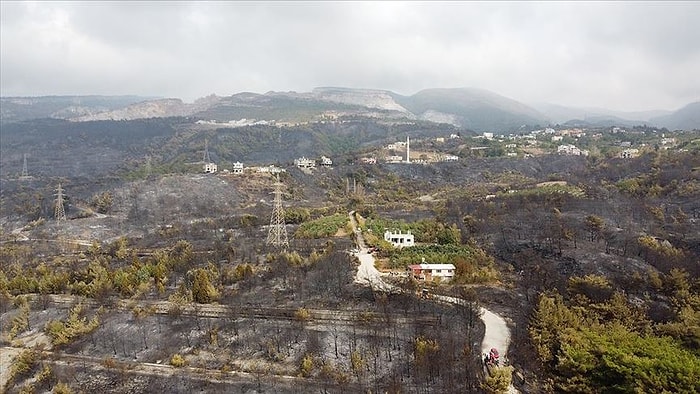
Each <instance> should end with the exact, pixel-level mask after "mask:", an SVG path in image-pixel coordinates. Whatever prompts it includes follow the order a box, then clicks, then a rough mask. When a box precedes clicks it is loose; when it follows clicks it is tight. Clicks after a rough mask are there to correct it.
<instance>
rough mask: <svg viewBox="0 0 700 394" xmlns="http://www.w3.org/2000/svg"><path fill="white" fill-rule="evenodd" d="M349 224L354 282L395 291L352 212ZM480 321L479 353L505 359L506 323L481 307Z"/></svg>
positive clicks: (454, 300) (456, 300) (457, 300)
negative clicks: (496, 354) (355, 248)
mask: <svg viewBox="0 0 700 394" xmlns="http://www.w3.org/2000/svg"><path fill="white" fill-rule="evenodd" d="M349 215H350V223H351V225H352V229H353V231H354V232H355V235H356V241H357V245H358V247H359V252H357V253H354V255H355V256H356V257H357V258H358V259H359V260H360V266H359V267H358V269H357V274H355V282H356V283H360V284H365V285H369V286H370V287H371V288H372V289H373V290H379V291H386V292H389V291H392V290H397V291H398V289H397V288H395V286H392V285H390V284H388V283H386V282H384V280H383V279H382V276H381V273H380V272H379V271H378V270H377V268H376V267H375V266H374V256H372V254H370V253H369V251H368V249H367V246H366V245H365V241H364V238H363V237H362V233H361V232H358V231H357V227H358V224H357V220H356V219H355V215H354V212H350V214H349ZM433 297H434V299H438V300H440V301H444V302H449V303H453V304H462V303H464V300H462V299H461V298H456V297H449V296H442V295H433ZM481 320H482V321H483V322H484V326H485V327H486V329H485V332H484V339H483V340H482V341H481V353H482V354H483V353H488V352H489V350H490V349H491V348H494V347H495V348H496V349H498V351H499V352H500V354H501V357H503V358H505V357H506V352H507V350H508V345H509V344H510V329H508V325H507V324H506V321H505V320H504V319H503V318H502V317H501V316H500V315H498V314H496V313H494V312H491V311H490V310H488V309H486V308H484V307H481ZM508 393H510V394H515V393H518V390H516V389H515V387H513V385H512V384H511V385H510V386H509V387H508Z"/></svg>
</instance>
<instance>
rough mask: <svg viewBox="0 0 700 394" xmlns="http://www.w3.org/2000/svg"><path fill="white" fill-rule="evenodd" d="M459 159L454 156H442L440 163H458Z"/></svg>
mask: <svg viewBox="0 0 700 394" xmlns="http://www.w3.org/2000/svg"><path fill="white" fill-rule="evenodd" d="M458 160H459V157H458V156H455V155H444V156H443V157H442V161H458Z"/></svg>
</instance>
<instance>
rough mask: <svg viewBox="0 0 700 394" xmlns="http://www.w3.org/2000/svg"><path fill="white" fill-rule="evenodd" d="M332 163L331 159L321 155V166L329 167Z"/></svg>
mask: <svg viewBox="0 0 700 394" xmlns="http://www.w3.org/2000/svg"><path fill="white" fill-rule="evenodd" d="M332 165H333V160H331V159H329V158H328V157H326V156H321V166H323V167H330V166H332Z"/></svg>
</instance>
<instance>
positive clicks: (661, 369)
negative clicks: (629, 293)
mask: <svg viewBox="0 0 700 394" xmlns="http://www.w3.org/2000/svg"><path fill="white" fill-rule="evenodd" d="M570 285H572V286H574V288H572V291H573V292H574V293H575V296H574V300H575V303H574V304H573V305H567V304H566V303H565V302H564V299H563V298H562V297H561V296H560V295H558V294H555V295H541V296H540V299H539V302H538V305H537V308H536V309H535V312H534V314H533V317H532V319H531V323H530V327H529V331H530V338H531V341H532V344H533V345H534V348H535V350H536V352H537V355H538V357H539V359H540V361H541V362H543V363H545V364H549V365H552V366H553V375H554V376H553V377H554V382H555V386H556V390H557V391H560V392H599V391H600V390H601V388H606V389H607V390H609V391H608V392H621V393H622V392H629V393H631V392H678V393H679V392H698V391H700V363H699V362H698V356H697V354H693V353H692V352H690V351H689V350H687V349H685V348H683V346H682V345H681V343H680V342H678V341H677V340H675V339H673V338H671V337H668V336H657V335H654V334H653V333H652V332H651V331H650V330H649V322H646V321H645V319H644V315H643V314H642V313H637V312H635V308H634V307H633V306H631V305H630V304H629V303H628V302H627V300H626V298H625V297H624V295H622V293H617V292H616V293H614V294H613V295H612V296H610V298H609V299H607V300H603V301H601V302H594V301H591V300H590V299H588V298H587V297H586V296H585V294H584V293H586V291H582V290H583V289H584V288H589V289H593V288H596V287H601V286H602V287H605V288H607V286H608V284H607V283H606V282H605V281H602V280H601V278H600V277H594V276H590V277H587V278H579V279H576V280H573V281H571V282H570Z"/></svg>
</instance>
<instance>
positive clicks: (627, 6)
mask: <svg viewBox="0 0 700 394" xmlns="http://www.w3.org/2000/svg"><path fill="white" fill-rule="evenodd" d="M0 4H1V5H0V7H2V9H1V11H2V12H1V13H0V18H1V22H2V24H1V25H2V26H1V27H0V29H1V32H0V40H1V42H0V44H1V45H0V55H1V56H0V68H1V71H2V72H1V73H0V88H1V90H2V95H4V96H6V95H45V94H142V95H149V96H152V95H159V96H170V97H182V98H184V99H186V100H193V99H195V98H197V97H201V96H204V95H207V94H209V93H217V94H220V95H228V94H233V93H236V92H240V91H255V92H266V91H270V90H276V91H286V90H296V91H308V90H310V89H312V88H314V87H317V86H348V87H366V88H379V89H388V90H393V91H396V92H398V93H402V94H412V93H415V92H416V91H418V90H421V89H425V88H431V87H464V86H471V87H478V88H483V89H488V90H492V91H494V92H497V93H500V94H503V95H506V96H509V97H512V98H515V99H517V100H521V101H526V102H534V101H545V102H555V103H560V104H564V105H575V106H608V107H611V108H613V109H621V110H643V109H651V108H664V109H673V108H678V107H680V106H682V105H684V104H686V103H688V102H690V101H694V100H698V99H700V78H697V77H696V76H695V74H696V73H697V71H696V70H698V69H700V26H699V25H698V24H697V23H696V22H695V21H696V20H700V5H699V4H698V3H694V2H678V3H673V2H671V3H668V2H642V3H584V2H580V3H577V2H572V3H570V2H566V3H559V2H552V3H548V2H541V3H540V2H537V3H530V2H515V3H504V2H494V3H491V2H444V3H433V2H430V3H427V2H405V3H404V2H398V3H397V2H280V3H264V2H192V3H187V2H152V3H149V2H134V3H130V2H123V3H117V2H108V3H94V2H77V3H63V2H61V3H51V2H42V3H26V2H21V3H20V2H2V3H0Z"/></svg>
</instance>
